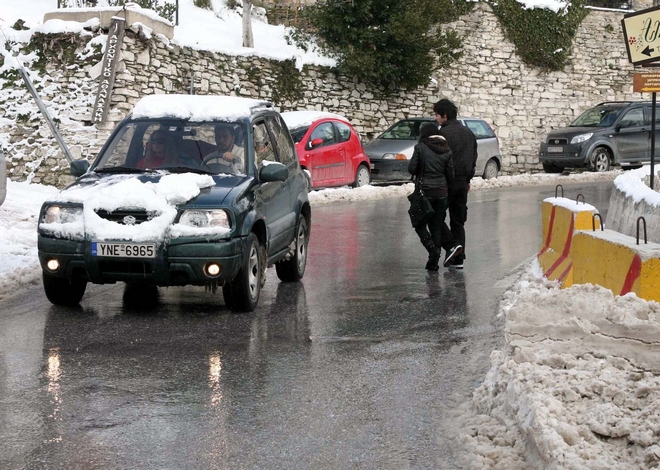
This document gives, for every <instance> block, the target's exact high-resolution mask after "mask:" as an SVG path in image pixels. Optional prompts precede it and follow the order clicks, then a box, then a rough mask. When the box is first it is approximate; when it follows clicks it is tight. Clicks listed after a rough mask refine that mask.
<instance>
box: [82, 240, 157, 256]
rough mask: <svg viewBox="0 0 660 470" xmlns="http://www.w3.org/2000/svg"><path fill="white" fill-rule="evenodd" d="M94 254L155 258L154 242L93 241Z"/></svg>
mask: <svg viewBox="0 0 660 470" xmlns="http://www.w3.org/2000/svg"><path fill="white" fill-rule="evenodd" d="M92 256H108V257H112V258H155V257H156V245H155V244H153V243H101V242H92Z"/></svg>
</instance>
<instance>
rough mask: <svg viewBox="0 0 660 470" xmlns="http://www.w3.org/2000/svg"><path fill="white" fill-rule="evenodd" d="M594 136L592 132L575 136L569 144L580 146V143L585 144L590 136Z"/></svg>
mask: <svg viewBox="0 0 660 470" xmlns="http://www.w3.org/2000/svg"><path fill="white" fill-rule="evenodd" d="M592 135H594V133H593V132H589V133H587V134H580V135H576V136H575V137H573V138H572V139H571V144H581V143H582V142H586V141H587V140H589V139H591V136H592Z"/></svg>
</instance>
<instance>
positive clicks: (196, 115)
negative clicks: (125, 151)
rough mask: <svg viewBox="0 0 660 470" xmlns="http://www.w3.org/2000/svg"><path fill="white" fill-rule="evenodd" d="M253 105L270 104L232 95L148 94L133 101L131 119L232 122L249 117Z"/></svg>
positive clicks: (267, 106) (266, 105) (255, 106)
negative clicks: (135, 101) (135, 102)
mask: <svg viewBox="0 0 660 470" xmlns="http://www.w3.org/2000/svg"><path fill="white" fill-rule="evenodd" d="M254 108H272V105H271V104H270V103H269V102H267V101H260V100H255V99H251V98H239V97H236V96H215V95H149V96H145V97H144V98H142V99H141V100H140V101H138V102H137V104H136V105H135V107H134V108H133V113H132V118H133V119H142V118H154V119H158V118H177V119H186V120H189V121H194V122H204V121H236V120H238V119H241V118H246V117H249V116H250V114H251V113H252V110H253V109H254Z"/></svg>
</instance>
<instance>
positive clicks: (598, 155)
mask: <svg viewBox="0 0 660 470" xmlns="http://www.w3.org/2000/svg"><path fill="white" fill-rule="evenodd" d="M587 165H588V167H589V171H596V172H599V173H600V172H603V171H608V170H609V169H610V152H609V151H608V150H607V149H606V148H605V147H597V148H595V149H594V151H593V152H591V155H590V156H589V161H588V162H587Z"/></svg>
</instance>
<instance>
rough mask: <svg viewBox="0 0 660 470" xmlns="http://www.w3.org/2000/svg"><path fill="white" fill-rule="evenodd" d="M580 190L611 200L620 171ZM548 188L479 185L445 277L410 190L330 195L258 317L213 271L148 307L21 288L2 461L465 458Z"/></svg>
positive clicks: (11, 318) (139, 299)
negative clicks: (300, 254) (49, 296)
mask: <svg viewBox="0 0 660 470" xmlns="http://www.w3.org/2000/svg"><path fill="white" fill-rule="evenodd" d="M564 189H565V191H566V196H567V197H574V196H575V195H576V194H577V193H578V192H580V193H582V194H584V196H585V198H586V201H587V202H589V203H591V204H593V205H595V206H596V207H597V208H598V209H599V210H600V211H601V213H605V212H606V210H607V205H608V202H609V195H610V191H611V183H607V182H606V183H582V184H580V185H568V184H567V185H564ZM550 196H554V187H524V188H518V189H516V188H507V189H501V190H482V191H475V192H473V193H472V194H471V196H470V205H469V216H468V218H469V221H468V241H467V245H468V246H467V250H468V251H467V256H468V260H467V261H466V268H465V270H464V271H462V272H461V271H453V270H452V271H449V270H444V269H442V268H441V271H440V272H439V273H437V274H428V273H427V272H426V271H425V270H424V269H423V268H424V264H425V261H426V255H425V253H424V252H423V249H422V247H421V245H420V243H419V241H418V239H417V238H416V235H415V233H414V232H413V230H412V228H411V227H410V226H409V222H408V218H407V214H406V210H407V200H406V199H405V198H402V199H386V200H380V201H365V202H361V203H359V204H358V203H353V204H336V205H328V206H318V207H314V208H313V221H312V234H311V235H312V236H311V244H310V247H309V261H308V265H307V272H306V274H305V278H304V280H303V282H301V283H297V284H283V283H280V282H279V281H278V280H277V277H276V275H275V271H274V269H272V268H271V269H269V270H268V279H267V281H266V286H265V289H264V291H262V296H261V300H260V304H259V307H258V309H257V311H256V312H254V313H252V314H243V315H235V314H230V313H229V312H228V310H227V309H225V307H224V304H223V301H222V295H221V293H220V292H218V293H217V294H215V295H212V294H210V293H205V292H204V289H200V288H170V289H161V290H160V293H159V294H158V297H157V299H156V303H155V304H154V305H151V306H150V305H149V302H150V301H153V300H154V297H153V295H154V294H153V293H152V292H149V291H143V292H138V293H132V295H130V296H128V297H127V298H126V304H124V303H123V299H122V297H123V295H122V294H123V287H122V285H118V286H93V285H92V286H89V287H88V290H87V294H86V295H85V297H84V299H83V303H82V307H81V308H78V309H65V308H60V307H54V306H51V305H50V304H49V303H48V301H47V300H46V298H45V296H44V294H43V293H42V290H41V287H40V286H34V287H31V288H29V289H28V290H26V291H24V292H20V293H18V294H17V295H15V296H14V297H12V298H10V299H8V300H5V301H3V305H2V309H1V311H0V469H85V470H89V469H211V468H218V469H225V468H230V469H238V468H241V469H242V468H255V469H257V468H258V469H262V468H268V469H279V468H282V469H284V468H286V469H291V468H312V469H320V468H324V469H325V468H333V469H334V468H338V469H344V468H393V469H400V468H453V467H454V466H453V456H452V445H453V444H452V442H451V441H449V440H447V432H448V430H449V429H451V423H450V422H449V421H450V418H448V414H447V412H446V411H447V409H448V408H451V407H453V406H455V405H456V404H458V403H460V402H462V401H465V400H467V399H469V397H470V394H471V392H472V390H473V389H474V388H475V387H476V386H478V385H479V383H480V382H481V380H482V379H483V376H484V374H485V372H486V371H487V369H488V367H489V360H488V357H489V354H490V352H491V351H492V350H493V349H495V348H498V347H500V346H501V345H502V342H503V332H502V326H503V325H502V320H501V319H497V318H496V314H497V311H498V304H499V300H500V298H501V295H502V293H503V292H504V290H505V289H506V288H507V287H508V285H509V284H510V282H511V281H512V280H513V279H514V278H515V272H516V267H517V266H518V265H519V264H520V263H521V262H523V261H525V260H526V259H528V258H529V257H530V256H532V255H533V254H534V253H535V252H536V251H537V250H538V248H539V246H540V242H541V216H540V207H541V201H542V200H543V199H544V198H546V197H550ZM139 303H143V304H144V305H141V306H136V305H137V304H139ZM138 307H139V308H138Z"/></svg>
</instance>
